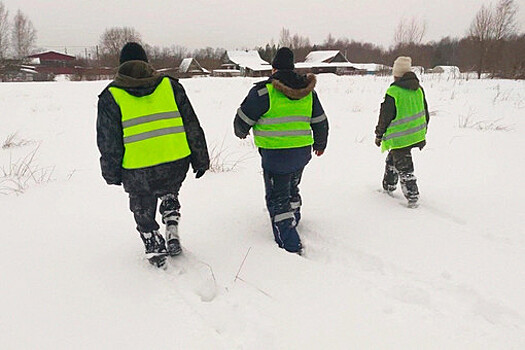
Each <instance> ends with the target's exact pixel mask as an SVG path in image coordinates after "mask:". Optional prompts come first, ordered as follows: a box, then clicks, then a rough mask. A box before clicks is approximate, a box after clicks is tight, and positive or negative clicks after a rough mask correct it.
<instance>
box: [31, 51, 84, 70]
mask: <svg viewBox="0 0 525 350" xmlns="http://www.w3.org/2000/svg"><path fill="white" fill-rule="evenodd" d="M27 58H29V59H30V60H31V62H32V64H33V65H34V66H35V69H36V70H37V71H38V72H39V73H47V74H54V75H58V74H74V73H75V62H76V57H75V56H71V55H67V54H64V53H61V52H56V51H46V52H42V53H38V54H35V55H31V56H28V57H27Z"/></svg>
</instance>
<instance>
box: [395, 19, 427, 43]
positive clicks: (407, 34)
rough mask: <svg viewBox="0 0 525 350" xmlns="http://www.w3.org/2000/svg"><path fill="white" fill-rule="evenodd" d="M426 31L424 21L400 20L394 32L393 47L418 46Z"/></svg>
mask: <svg viewBox="0 0 525 350" xmlns="http://www.w3.org/2000/svg"><path fill="white" fill-rule="evenodd" d="M426 31H427V25H426V23H425V22H424V21H420V20H418V19H417V18H416V17H412V18H411V19H410V20H406V19H405V18H401V20H400V21H399V24H398V25H397V28H396V31H395V32H394V45H395V46H396V47H400V46H408V45H420V44H421V43H422V41H423V37H424V36H425V33H426Z"/></svg>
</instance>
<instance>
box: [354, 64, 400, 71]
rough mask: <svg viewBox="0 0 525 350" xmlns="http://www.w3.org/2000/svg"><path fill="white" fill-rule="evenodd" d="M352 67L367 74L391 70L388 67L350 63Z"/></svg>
mask: <svg viewBox="0 0 525 350" xmlns="http://www.w3.org/2000/svg"><path fill="white" fill-rule="evenodd" d="M352 65H353V66H354V67H356V68H357V69H359V70H366V71H367V72H379V71H382V70H386V69H391V67H389V66H385V65H384V64H378V63H352Z"/></svg>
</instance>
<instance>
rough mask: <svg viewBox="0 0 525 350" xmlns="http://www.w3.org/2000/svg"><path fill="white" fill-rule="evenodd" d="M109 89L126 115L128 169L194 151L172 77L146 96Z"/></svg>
mask: <svg viewBox="0 0 525 350" xmlns="http://www.w3.org/2000/svg"><path fill="white" fill-rule="evenodd" d="M109 91H110V92H111V94H112V95H113V98H114V99H115V101H116V102H117V104H118V106H119V107H120V112H121V116H122V119H121V120H122V132H123V140H124V157H123V159H122V167H123V168H124V169H141V168H147V167H151V166H154V165H158V164H163V163H168V162H173V161H175V160H179V159H182V158H185V157H187V156H189V155H190V154H191V150H190V147H189V145H188V140H187V139H186V132H185V130H184V123H183V121H182V118H181V115H180V113H179V108H178V107H177V102H176V101H175V95H174V93H173V89H172V86H171V82H170V79H169V78H163V79H162V82H161V83H160V84H159V85H158V86H157V88H156V89H155V91H154V92H153V93H151V94H150V95H146V96H141V97H137V96H133V95H131V94H129V93H128V92H126V91H125V90H124V89H121V88H118V87H110V88H109Z"/></svg>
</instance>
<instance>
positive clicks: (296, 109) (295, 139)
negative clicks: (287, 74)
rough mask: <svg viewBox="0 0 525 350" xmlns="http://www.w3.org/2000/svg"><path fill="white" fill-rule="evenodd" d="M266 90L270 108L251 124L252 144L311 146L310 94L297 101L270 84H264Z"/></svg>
mask: <svg viewBox="0 0 525 350" xmlns="http://www.w3.org/2000/svg"><path fill="white" fill-rule="evenodd" d="M266 89H267V90H268V95H269V100H270V108H269V109H268V111H267V112H266V113H264V114H263V116H262V117H261V118H260V119H259V120H258V121H257V123H256V124H255V125H254V126H253V135H254V140H255V145H257V147H260V148H269V149H283V148H298V147H304V146H309V145H312V144H313V143H314V139H313V137H312V128H311V127H310V122H311V120H312V102H313V96H312V93H311V92H310V93H309V94H308V96H306V97H303V98H301V99H300V100H292V99H289V98H288V97H286V95H285V94H283V93H282V92H281V91H279V90H277V89H275V88H274V87H273V85H272V84H266Z"/></svg>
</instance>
